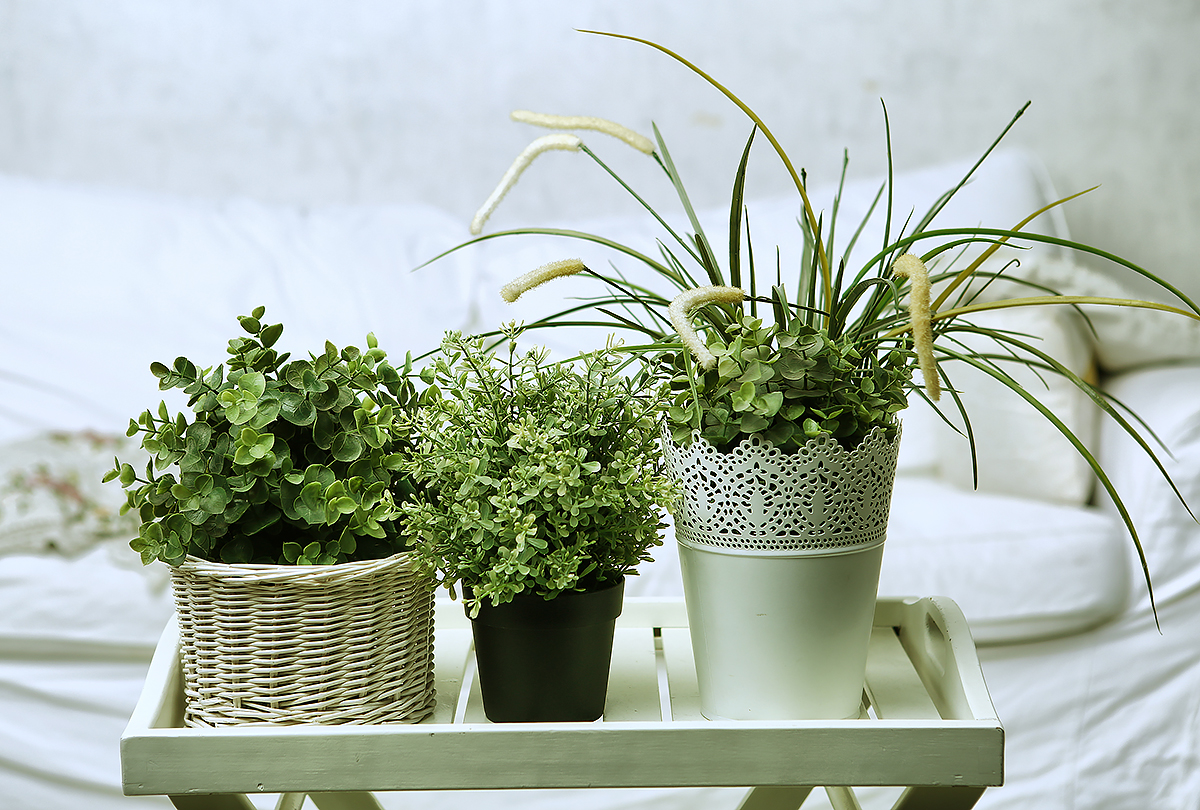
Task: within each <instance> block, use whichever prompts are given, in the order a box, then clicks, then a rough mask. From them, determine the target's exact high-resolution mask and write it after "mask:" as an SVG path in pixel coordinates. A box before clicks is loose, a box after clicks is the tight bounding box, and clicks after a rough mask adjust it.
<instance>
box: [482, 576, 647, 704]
mask: <svg viewBox="0 0 1200 810" xmlns="http://www.w3.org/2000/svg"><path fill="white" fill-rule="evenodd" d="M624 593H625V578H624V577H622V578H621V579H619V580H617V582H615V583H614V584H611V585H605V586H603V587H600V588H597V589H595V590H589V591H566V592H564V593H561V594H559V595H558V596H556V597H555V598H553V599H550V600H546V599H543V598H542V597H540V596H532V595H528V594H519V595H518V596H517V597H516V598H514V599H513V601H511V602H507V603H505V604H503V605H499V606H492V605H491V604H489V603H488V602H486V601H485V602H484V604H483V607H482V608H481V609H480V611H479V616H478V617H477V618H475V619H473V620H472V622H471V626H472V630H473V632H474V636H475V659H476V662H477V663H478V667H479V668H478V672H479V686H480V690H481V691H482V692H483V710H484V713H485V714H486V715H487V717H488V719H489V720H491V721H492V722H493V723H537V722H558V721H566V722H570V721H575V722H591V721H592V720H597V719H599V717H600V715H602V714H604V700H605V697H606V695H607V693H608V667H609V663H610V662H611V660H612V642H613V630H614V628H615V626H616V621H617V617H618V616H620V615H621V604H622V599H623V597H624Z"/></svg>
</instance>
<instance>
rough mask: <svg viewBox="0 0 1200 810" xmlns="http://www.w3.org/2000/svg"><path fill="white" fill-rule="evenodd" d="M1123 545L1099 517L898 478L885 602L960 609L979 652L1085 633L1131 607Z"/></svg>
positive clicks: (1113, 524)
mask: <svg viewBox="0 0 1200 810" xmlns="http://www.w3.org/2000/svg"><path fill="white" fill-rule="evenodd" d="M1126 543H1127V541H1126V539H1125V535H1124V532H1123V531H1122V529H1121V527H1120V525H1119V523H1118V522H1117V521H1116V520H1115V519H1114V518H1113V517H1112V516H1111V515H1108V514H1105V513H1104V512H1102V511H1101V510H1099V509H1096V508H1091V507H1087V508H1081V507H1075V506H1062V505H1056V504H1050V503H1046V502H1044V501H1039V500H1030V499H1027V498H1013V497H1009V496H1005V495H991V494H987V493H982V492H963V491H961V490H959V489H957V488H955V487H952V486H950V485H948V484H946V483H944V482H941V481H938V480H936V479H934V478H931V477H927V476H907V475H900V476H897V478H896V485H895V489H894V491H893V494H892V509H891V516H890V519H889V521H888V538H887V543H886V544H885V545H884V552H883V568H882V571H881V573H880V580H879V593H880V595H881V596H928V595H930V594H937V595H943V596H949V597H950V598H952V599H954V600H955V601H956V602H957V603H958V605H959V607H961V608H962V610H963V614H964V615H965V616H966V617H967V621H968V622H969V624H970V626H971V634H972V636H974V638H975V641H976V642H978V643H981V644H1005V643H1014V642H1022V641H1032V640H1034V639H1038V638H1046V637H1051V636H1063V635H1070V634H1073V633H1077V632H1080V631H1082V630H1085V629H1087V628H1089V627H1093V626H1096V625H1099V624H1101V623H1103V622H1104V621H1107V620H1108V619H1111V618H1112V617H1114V616H1116V615H1117V614H1118V613H1120V612H1121V610H1122V609H1123V608H1124V607H1125V604H1126V598H1127V592H1128V591H1127V589H1128V582H1129V565H1128V562H1127V560H1126V550H1125V546H1126Z"/></svg>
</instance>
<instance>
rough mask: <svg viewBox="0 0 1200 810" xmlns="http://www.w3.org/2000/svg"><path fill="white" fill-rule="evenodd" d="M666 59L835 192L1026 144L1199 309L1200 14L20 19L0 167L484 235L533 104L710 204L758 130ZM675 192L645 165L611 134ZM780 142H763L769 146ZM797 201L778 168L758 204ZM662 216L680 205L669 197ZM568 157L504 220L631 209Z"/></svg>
mask: <svg viewBox="0 0 1200 810" xmlns="http://www.w3.org/2000/svg"><path fill="white" fill-rule="evenodd" d="M584 27H587V28H602V29H607V30H615V31H621V32H626V33H631V34H637V35H641V36H645V37H648V38H651V39H656V40H658V41H660V42H662V43H664V44H666V45H668V46H670V47H672V48H674V49H676V50H678V51H680V52H681V53H683V54H685V55H687V56H688V57H689V58H691V59H693V60H694V61H696V62H697V63H699V64H700V65H702V66H703V67H705V68H706V69H708V70H709V71H710V72H711V73H713V74H714V75H715V76H717V77H718V78H720V79H721V80H723V81H724V82H725V83H726V84H727V85H728V86H730V87H731V88H732V89H734V90H735V91H736V92H738V93H739V94H741V95H742V96H743V98H745V100H746V101H748V102H749V103H750V104H751V105H752V106H754V107H755V108H756V109H757V110H758V111H759V112H760V114H762V116H763V117H764V118H765V120H766V121H767V123H768V124H769V125H770V126H771V127H772V129H773V130H774V131H775V133H776V134H777V135H778V136H779V138H780V139H781V140H782V141H783V142H784V144H785V146H786V147H787V148H788V149H789V151H791V153H792V154H793V157H794V159H795V160H796V161H797V162H798V163H801V164H803V165H805V166H807V167H808V169H809V171H810V176H811V177H812V179H813V182H814V183H821V182H823V181H830V180H833V179H834V178H835V176H836V171H837V168H838V167H839V165H840V160H841V151H842V148H843V147H848V148H849V149H850V154H851V158H852V174H853V175H856V176H863V175H866V174H873V173H876V172H879V171H880V170H882V168H883V166H884V160H883V136H882V119H881V113H880V103H879V99H880V97H883V98H884V99H885V100H886V101H887V104H888V110H889V113H890V115H891V120H892V130H893V140H894V144H895V155H896V163H897V166H898V168H908V167H913V166H918V165H924V164H929V163H936V162H941V161H944V160H948V159H956V158H962V157H967V156H972V155H974V154H976V153H978V152H979V151H980V150H982V148H983V147H984V146H985V145H986V144H987V143H988V142H989V141H990V140H991V138H992V137H993V136H994V135H995V134H996V133H998V132H999V130H1000V129H1001V128H1002V127H1003V125H1004V124H1005V123H1006V122H1007V121H1008V119H1009V117H1010V116H1011V115H1012V113H1013V112H1014V111H1015V110H1016V109H1017V108H1018V107H1019V106H1020V105H1021V104H1022V103H1024V102H1025V101H1026V100H1032V101H1033V106H1032V107H1031V109H1030V111H1029V112H1028V114H1027V115H1026V116H1025V118H1024V119H1023V120H1022V121H1021V122H1020V123H1019V124H1018V125H1017V128H1016V129H1015V130H1014V131H1013V133H1012V134H1011V136H1010V142H1011V143H1012V144H1014V145H1021V146H1025V147H1028V148H1030V149H1032V150H1033V151H1035V152H1036V153H1037V154H1039V155H1040V156H1041V157H1042V158H1043V159H1044V161H1045V163H1046V164H1047V166H1048V168H1049V170H1050V173H1051V175H1052V177H1053V178H1054V180H1055V182H1056V184H1057V185H1058V187H1059V190H1060V191H1062V192H1064V193H1065V192H1068V191H1076V190H1079V189H1082V188H1085V187H1088V186H1091V185H1095V184H1097V183H1100V184H1102V188H1101V189H1100V190H1099V191H1098V192H1095V193H1094V194H1092V195H1091V196H1090V197H1089V198H1087V199H1085V200H1082V201H1079V202H1078V203H1076V204H1073V205H1072V206H1071V207H1070V209H1069V211H1068V220H1069V222H1070V224H1071V227H1072V230H1073V232H1074V234H1075V235H1076V236H1078V237H1081V238H1083V239H1085V240H1090V241H1093V242H1095V243H1097V244H1099V245H1101V246H1104V247H1106V248H1108V249H1110V250H1112V251H1114V252H1118V253H1122V254H1124V255H1127V256H1129V257H1131V258H1133V259H1134V260H1136V261H1139V262H1141V263H1143V264H1144V265H1146V266H1147V267H1149V268H1151V269H1153V270H1154V271H1156V272H1160V273H1163V274H1165V275H1167V276H1169V277H1171V278H1173V279H1175V280H1176V281H1178V282H1180V283H1182V284H1184V285H1186V286H1187V288H1188V289H1189V290H1190V291H1191V292H1192V293H1193V294H1194V295H1200V272H1198V268H1197V265H1196V259H1195V257H1196V256H1197V255H1200V228H1197V227H1195V224H1194V223H1195V222H1196V221H1197V220H1198V219H1200V148H1198V131H1200V112H1198V111H1197V106H1196V102H1197V100H1198V99H1200V47H1198V46H1197V43H1200V4H1197V3H1195V2H1192V1H1191V0H1156V2H1143V1H1142V0H922V1H921V2H905V3H898V2H893V0H844V1H843V2H839V3H826V2H818V1H817V0H803V1H802V2H795V1H792V2H789V1H788V0H777V1H776V2H747V1H746V0H742V1H741V2H737V3H732V2H717V0H708V1H707V2H687V3H683V2H668V1H667V0H640V2H637V3H633V2H619V3H615V2H602V1H601V0H572V2H570V3H564V2H559V1H557V0H535V1H533V2H522V3H511V2H504V1H503V0H455V2H429V0H420V1H419V2H417V1H414V0H338V1H337V2H333V0H325V1H324V2H322V0H305V1H303V2H301V0H253V2H247V1H246V0H162V1H161V2H150V1H149V0H55V2H44V0H0V171H5V172H10V173H19V174H27V175H33V176H39V177H51V178H65V179H72V180H85V181H99V182H104V183H115V184H123V185H133V186H140V187H148V188H153V189H160V190H168V191H176V192H183V193H187V194H198V195H228V194H238V195H248V196H253V197H258V198H261V199H266V200H282V201H291V202H307V203H320V202H329V201H360V202H376V201H408V200H423V201H427V202H432V203H434V204H437V205H439V206H441V207H443V208H446V209H449V210H451V211H452V212H454V213H456V214H457V215H459V216H461V217H462V218H463V219H464V221H465V220H466V219H468V218H469V217H470V215H471V213H472V212H473V211H474V209H475V207H476V206H477V205H478V204H479V203H480V202H481V201H482V200H483V199H484V198H485V197H486V195H487V193H488V192H489V191H490V189H491V187H492V185H493V183H494V182H495V180H496V179H497V178H498V177H499V175H500V174H501V173H502V171H503V170H504V168H505V167H506V166H507V164H508V162H509V161H510V160H511V158H512V157H513V156H514V155H515V154H516V152H517V151H518V150H519V149H520V148H521V147H522V146H523V145H524V144H525V143H526V142H527V141H528V140H529V139H530V138H531V137H533V136H534V135H535V134H538V133H536V132H534V131H532V130H530V129H528V128H526V127H522V126H519V125H516V124H513V123H510V122H509V121H508V120H507V113H508V111H509V110H510V109H513V108H516V107H526V108H532V109H537V110H546V111H556V112H563V113H576V114H595V115H602V116H607V117H612V118H615V119H617V120H620V121H623V122H625V123H627V124H629V125H631V126H634V127H636V128H638V129H640V130H642V131H648V130H649V124H650V121H651V119H652V118H653V119H654V120H655V121H656V122H657V123H658V124H659V125H660V127H661V128H662V129H663V131H664V135H665V136H666V137H667V139H668V144H669V145H671V146H672V148H673V149H672V151H673V152H674V153H675V157H676V160H677V163H678V164H679V165H680V169H681V171H682V172H683V174H684V177H685V179H687V180H689V185H690V187H691V188H692V191H693V194H694V196H695V197H696V198H698V201H699V202H701V203H708V204H719V203H721V202H722V201H723V200H724V199H725V197H726V194H727V189H728V187H729V185H730V182H731V177H732V172H733V169H734V167H735V165H736V159H737V155H738V153H739V151H740V148H741V145H742V143H743V141H744V139H745V137H746V136H747V134H748V132H749V128H748V127H747V125H746V122H745V121H744V120H743V119H742V118H741V117H740V115H739V113H738V112H737V111H736V110H735V109H734V108H733V107H732V106H731V105H730V104H729V103H728V102H726V101H725V100H723V99H722V98H721V97H720V96H718V95H717V94H716V93H715V92H714V91H712V90H710V89H708V88H706V87H705V86H703V85H702V84H701V82H699V81H698V80H696V79H695V78H693V77H691V76H689V75H688V74H687V73H686V72H685V71H684V70H683V69H682V68H680V67H679V66H677V65H675V64H673V63H672V62H670V61H669V60H668V59H667V58H666V57H664V56H662V55H659V54H657V53H654V52H652V51H650V50H648V49H646V48H643V47H641V46H638V45H636V44H633V43H626V42H617V41H612V40H605V39H601V38H598V37H592V36H586V35H583V34H578V33H574V32H573V31H572V30H571V29H572V28H584ZM590 140H591V141H592V142H595V145H596V147H597V148H600V147H603V148H604V150H603V151H604V155H605V156H606V157H609V156H611V158H612V161H613V163H614V165H616V166H617V167H618V168H619V169H621V170H622V171H628V172H630V173H631V174H632V175H633V176H636V177H639V178H644V179H653V180H655V181H657V177H654V176H653V175H651V174H650V173H649V172H647V171H645V169H646V167H645V164H644V162H643V161H644V158H639V156H637V155H636V154H632V153H626V152H625V151H624V150H623V149H617V148H614V147H615V146H616V144H615V142H614V143H613V144H611V145H610V144H606V143H603V138H602V136H594V137H593V138H591V139H590ZM761 146H765V142H764V143H761V144H760V147H761ZM786 188H787V186H786V183H785V179H784V178H783V176H782V173H781V172H780V170H779V165H778V163H777V161H776V160H775V159H774V158H773V157H772V156H771V155H770V154H768V152H767V150H765V149H760V150H759V152H758V157H757V161H756V162H755V163H754V164H753V169H752V174H751V186H750V193H751V194H766V193H772V192H782V191H785V190H786ZM650 196H651V198H652V199H665V197H663V196H662V195H661V194H658V195H656V194H650ZM628 205H629V204H628V203H627V202H626V200H625V198H624V197H623V195H622V194H621V193H620V192H619V191H617V190H615V189H614V188H613V187H612V184H611V183H609V182H606V181H605V179H604V178H603V177H601V176H600V175H599V172H598V171H597V170H596V169H595V167H593V166H591V165H590V163H589V162H588V161H586V159H585V158H582V157H581V156H576V155H552V156H549V157H547V158H545V159H544V163H541V164H539V165H536V166H535V167H534V170H533V171H532V172H531V173H530V174H529V175H528V176H527V177H526V179H525V180H524V181H522V184H521V186H520V187H519V188H518V189H517V190H516V191H514V192H513V193H512V194H511V195H510V197H509V199H508V200H507V201H506V203H505V206H504V208H503V209H502V210H501V212H500V213H499V214H498V215H497V218H496V223H497V224H498V225H499V224H503V225H515V224H529V223H532V222H538V221H544V218H546V217H550V216H560V215H566V214H594V213H600V212H610V211H611V212H616V211H624V210H629V208H628Z"/></svg>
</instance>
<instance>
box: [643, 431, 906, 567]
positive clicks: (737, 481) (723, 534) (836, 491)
mask: <svg viewBox="0 0 1200 810" xmlns="http://www.w3.org/2000/svg"><path fill="white" fill-rule="evenodd" d="M663 446H664V448H665V453H666V458H667V466H668V469H669V470H670V471H671V475H673V476H674V477H675V479H676V480H677V481H679V482H680V484H681V487H682V490H683V497H682V503H681V504H680V508H679V509H678V510H677V513H676V515H675V530H676V532H677V535H678V537H679V538H680V539H681V540H683V541H685V542H690V543H693V544H698V545H702V546H716V547H719V548H730V549H756V550H760V551H787V552H790V553H793V554H795V553H801V554H803V553H812V554H825V553H829V552H830V551H835V550H836V551H849V550H852V549H860V548H862V549H865V548H870V547H872V546H875V545H878V544H879V543H882V542H883V541H884V538H885V536H886V534H887V521H888V511H889V509H890V507H891V500H892V483H893V480H894V479H895V475H896V457H897V453H898V451H899V447H900V430H899V427H897V429H896V435H895V438H894V439H892V440H891V441H889V440H888V437H887V433H886V431H884V430H883V429H882V428H878V427H877V428H874V429H873V430H872V431H871V432H870V433H868V434H867V436H866V438H865V439H863V441H862V442H861V443H860V444H859V446H858V447H857V448H855V449H854V450H852V451H847V450H845V449H844V448H843V447H842V446H841V445H839V444H838V443H837V442H836V441H835V440H834V439H831V438H828V437H822V438H817V439H810V440H809V441H808V443H807V444H805V445H804V446H803V447H801V448H800V449H799V450H797V451H795V452H793V453H788V454H785V453H782V452H781V451H779V450H778V449H777V448H776V447H775V446H774V445H773V444H771V443H770V442H768V441H765V440H763V439H762V438H760V437H759V436H757V435H751V436H750V437H749V438H748V439H745V440H743V441H742V442H741V443H740V444H738V445H737V446H736V447H734V448H733V450H731V451H729V452H725V453H723V452H720V451H718V450H717V449H716V448H715V447H713V445H712V444H710V443H709V442H708V441H706V440H705V439H702V438H700V435H699V433H698V432H693V434H692V442H691V444H690V445H688V446H687V447H681V446H679V445H677V444H675V443H674V442H673V441H671V440H670V438H669V437H668V436H664V440H663Z"/></svg>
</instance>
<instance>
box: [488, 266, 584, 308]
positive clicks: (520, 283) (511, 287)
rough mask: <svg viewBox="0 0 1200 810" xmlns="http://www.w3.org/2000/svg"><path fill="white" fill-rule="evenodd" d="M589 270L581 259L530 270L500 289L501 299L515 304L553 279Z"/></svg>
mask: <svg viewBox="0 0 1200 810" xmlns="http://www.w3.org/2000/svg"><path fill="white" fill-rule="evenodd" d="M584 270H587V268H586V267H584V266H583V261H582V260H580V259H561V260H559V261H557V262H550V263H549V264H543V265H542V266H541V267H539V268H538V269H536V270H530V271H529V272H528V273H526V274H525V275H523V276H520V277H518V278H514V279H513V280H512V281H510V282H508V283H507V284H505V285H504V286H503V287H501V288H500V297H501V298H503V299H504V300H505V301H507V302H508V303H510V304H511V303H513V302H514V301H516V300H517V299H518V298H520V297H521V296H522V295H524V294H525V293H527V292H529V291H530V290H532V289H533V288H534V287H539V286H541V285H542V284H545V283H546V282H547V281H549V280H550V279H552V278H558V277H559V276H571V275H574V274H576V273H580V272H583V271H584Z"/></svg>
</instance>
